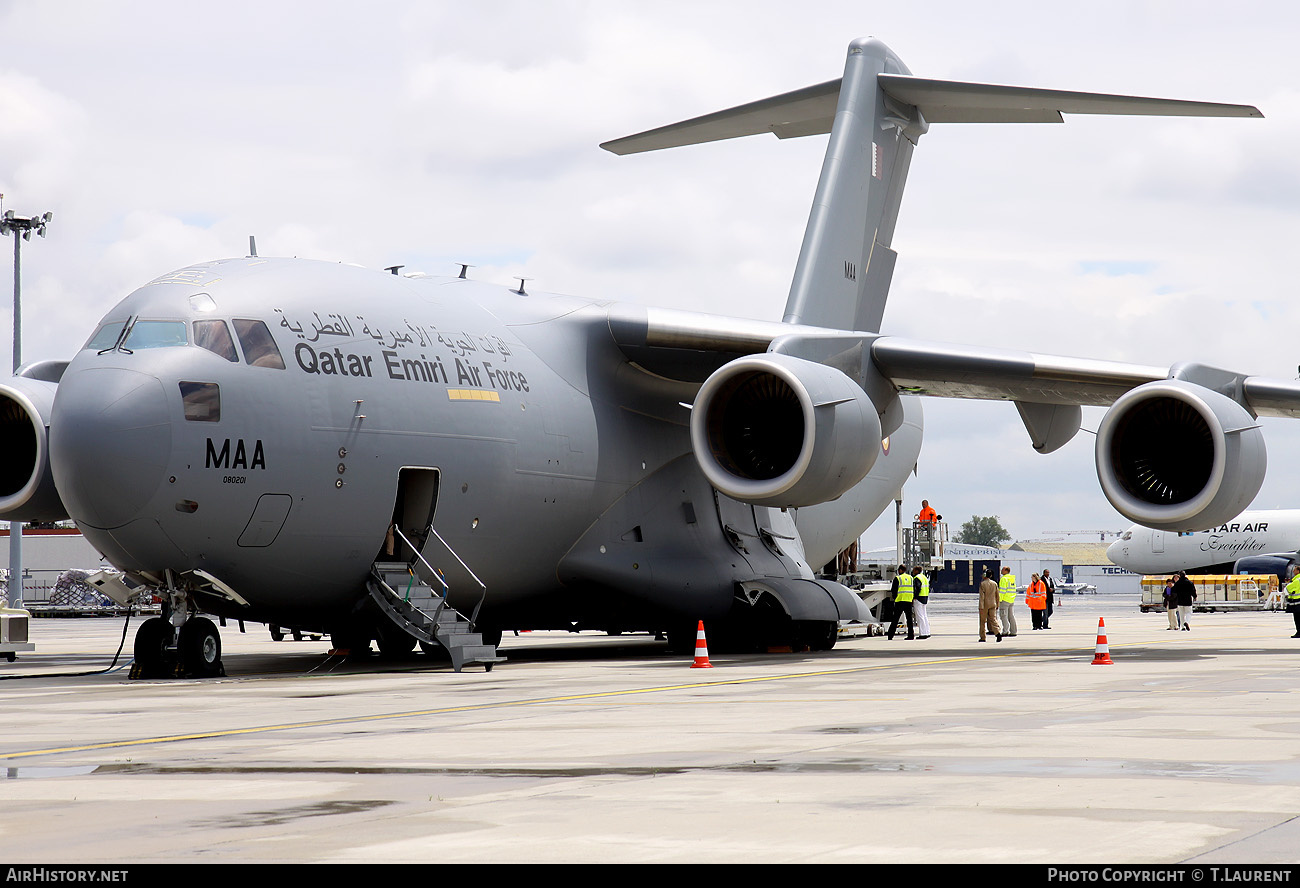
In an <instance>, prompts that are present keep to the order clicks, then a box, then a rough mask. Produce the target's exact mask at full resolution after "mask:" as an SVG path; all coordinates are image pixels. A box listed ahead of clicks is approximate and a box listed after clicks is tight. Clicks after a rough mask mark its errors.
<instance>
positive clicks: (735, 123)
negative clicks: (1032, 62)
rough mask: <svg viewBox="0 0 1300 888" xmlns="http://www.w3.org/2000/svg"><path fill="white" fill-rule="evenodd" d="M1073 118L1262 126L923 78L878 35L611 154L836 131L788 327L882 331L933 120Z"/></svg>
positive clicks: (1178, 107)
mask: <svg viewBox="0 0 1300 888" xmlns="http://www.w3.org/2000/svg"><path fill="white" fill-rule="evenodd" d="M1062 113H1073V114H1142V115H1170V116H1196V117H1262V116H1263V115H1262V114H1261V113H1260V112H1259V110H1258V109H1256V108H1254V107H1252V106H1250V105H1224V104H1217V103H1212V102H1188V101H1180V100H1175V99H1153V98H1142V97H1136V96H1116V95H1104V94H1099V93H1081V92H1066V91H1061V90H1045V89H1032V88H1024V87H1012V86H995V85H990V84H982V83H965V82H961V81H951V80H929V79H924V78H919V77H913V76H911V72H910V71H909V70H908V69H907V66H906V65H904V64H903V62H902V61H901V60H900V59H899V58H898V56H896V55H895V54H894V52H893V51H892V50H890V49H889V47H887V46H885V44H883V43H881V42H880V41H879V40H876V39H874V38H865V39H862V40H855V41H853V42H852V43H851V44H849V49H848V59H847V61H846V63H845V66H844V76H843V78H841V79H840V80H832V81H828V82H826V83H822V84H818V85H816V86H810V87H807V88H805V89H801V90H795V91H794V92H789V93H783V94H782V95H779V96H773V97H771V98H767V99H762V100H760V101H757V102H750V103H749V104H746V105H740V106H738V107H735V108H731V109H728V110H726V111H719V112H717V113H715V114H708V115H705V116H703V117H696V118H693V119H691V120H687V121H683V122H681V123H675V124H670V125H669V126H664V127H659V128H657V129H653V130H648V131H646V132H644V133H639V134H637V135H634V136H628V137H626V138H622V139H616V140H614V141H611V142H606V143H604V144H603V145H601V147H602V148H605V149H606V150H608V151H612V152H614V153H615V154H634V153H637V152H641V151H653V150H656V149H659V148H671V147H675V146H678V145H691V144H696V143H698V142H712V141H717V140H720V139H732V138H737V137H739V136H748V135H755V134H758V133H766V132H770V133H772V134H774V135H775V136H776V137H777V138H781V139H788V138H793V137H796V136H810V135H817V134H820V133H830V142H829V144H828V145H827V148H826V157H825V159H824V160H823V161H822V173H821V178H820V180H819V181H818V183H817V193H816V196H815V197H814V198H813V206H812V212H811V214H810V215H809V218H808V227H807V229H805V231H804V238H803V246H802V248H801V249H800V251H799V262H798V264H797V265H796V267H795V272H794V279H793V281H792V282H791V285H790V296H789V298H788V300H787V301H786V306H785V315H784V318H783V320H785V321H786V322H787V323H792V324H809V325H813V326H818V327H829V328H833V329H839V330H861V331H866V332H873V333H875V332H879V331H880V324H881V319H882V318H883V316H884V312H885V303H886V300H887V299H888V297H889V285H890V281H891V280H892V279H893V275H894V263H895V260H896V259H897V256H898V254H897V253H895V252H894V250H893V248H892V246H891V244H892V242H893V238H894V225H895V223H896V222H897V220H898V209H899V205H900V203H901V202H902V197H903V186H904V185H905V184H906V182H907V171H908V167H909V166H910V164H911V159H912V151H913V149H914V148H915V146H916V143H917V140H918V139H919V138H920V137H921V136H922V135H923V134H924V133H925V132H926V131H927V130H928V129H929V125H930V124H931V123H1061V122H1062V117H1061V115H1062Z"/></svg>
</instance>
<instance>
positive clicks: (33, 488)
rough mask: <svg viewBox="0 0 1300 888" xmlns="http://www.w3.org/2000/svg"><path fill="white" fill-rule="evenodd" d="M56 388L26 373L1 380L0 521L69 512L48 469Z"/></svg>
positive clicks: (45, 518) (57, 517) (54, 517)
mask: <svg viewBox="0 0 1300 888" xmlns="http://www.w3.org/2000/svg"><path fill="white" fill-rule="evenodd" d="M57 388H58V385H57V384H56V383H53V382H47V381H45V380H41V379H33V378H30V377H26V376H15V377H13V378H12V379H10V380H9V381H8V382H5V383H3V384H0V520H6V519H8V520H14V521H61V520H63V519H64V518H67V517H68V512H67V510H66V509H64V508H63V503H62V502H61V501H60V500H59V492H58V491H57V490H55V488H54V476H53V474H51V472H50V445H49V423H50V411H51V408H52V407H53V405H54V392H55V390H56V389H57Z"/></svg>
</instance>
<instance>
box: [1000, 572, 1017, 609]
mask: <svg viewBox="0 0 1300 888" xmlns="http://www.w3.org/2000/svg"><path fill="white" fill-rule="evenodd" d="M1015 600H1016V575H1015V574H1003V575H1002V579H1000V580H998V601H1001V602H1003V603H1008V602H1013V601H1015Z"/></svg>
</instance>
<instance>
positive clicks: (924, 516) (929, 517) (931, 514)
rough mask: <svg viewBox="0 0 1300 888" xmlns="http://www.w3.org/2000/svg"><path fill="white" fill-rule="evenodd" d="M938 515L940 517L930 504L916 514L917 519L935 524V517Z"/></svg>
mask: <svg viewBox="0 0 1300 888" xmlns="http://www.w3.org/2000/svg"><path fill="white" fill-rule="evenodd" d="M938 517H939V513H938V512H936V511H935V510H934V509H932V508H930V507H929V506H926V507H925V508H924V509H922V510H921V513H920V514H919V515H917V516H916V519H917V520H918V521H920V522H921V523H922V524H933V523H934V521H935V519H936V518H938Z"/></svg>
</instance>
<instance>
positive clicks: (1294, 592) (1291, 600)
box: [1286, 572, 1300, 638]
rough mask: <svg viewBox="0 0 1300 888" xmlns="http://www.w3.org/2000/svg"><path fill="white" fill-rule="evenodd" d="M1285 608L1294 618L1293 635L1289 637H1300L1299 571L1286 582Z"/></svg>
mask: <svg viewBox="0 0 1300 888" xmlns="http://www.w3.org/2000/svg"><path fill="white" fill-rule="evenodd" d="M1286 609H1287V610H1288V611H1290V612H1291V616H1292V617H1294V618H1295V635H1292V636H1291V637H1292V638H1300V572H1297V573H1296V575H1295V576H1293V577H1292V578H1291V582H1289V583H1287V584H1286Z"/></svg>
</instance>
